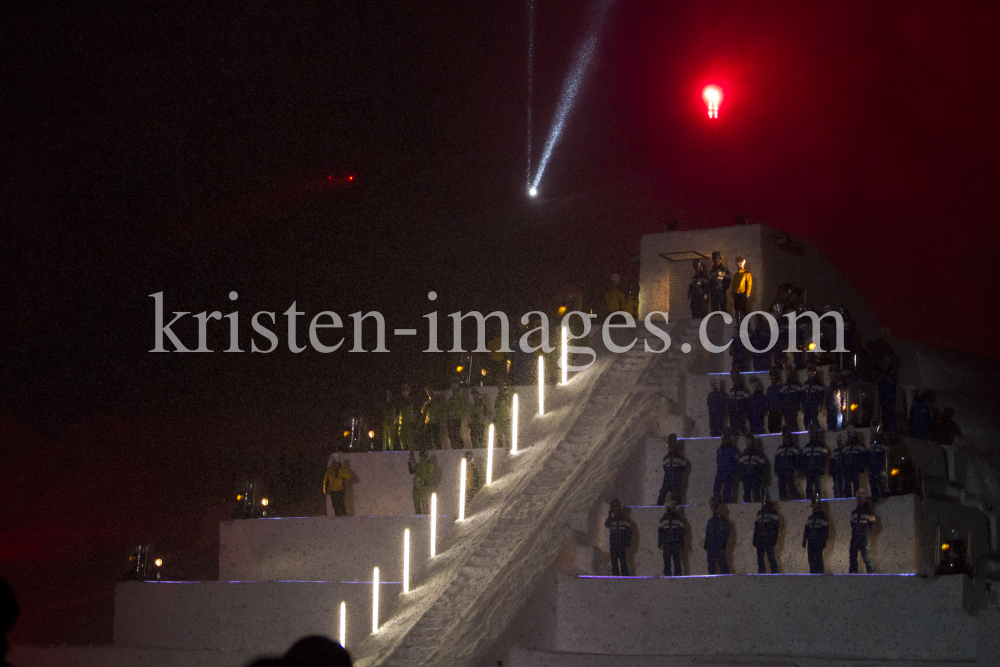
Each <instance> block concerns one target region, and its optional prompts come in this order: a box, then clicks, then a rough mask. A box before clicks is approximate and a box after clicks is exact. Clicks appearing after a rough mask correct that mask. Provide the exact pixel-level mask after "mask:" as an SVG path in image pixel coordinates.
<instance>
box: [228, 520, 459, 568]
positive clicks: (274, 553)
mask: <svg viewBox="0 0 1000 667" xmlns="http://www.w3.org/2000/svg"><path fill="white" fill-rule="evenodd" d="M454 521H455V516H439V517H438V525H437V539H438V543H439V544H440V543H441V540H443V539H444V538H445V536H446V535H447V534H448V532H449V530H450V528H451V526H452V525H453V524H454ZM406 528H409V529H410V568H411V569H410V572H411V574H413V575H415V574H416V572H417V571H418V570H419V569H420V567H421V566H422V565H423V563H424V562H425V561H426V559H427V558H428V556H429V552H430V517H428V516H375V517H336V518H327V517H305V518H299V519H296V518H287V519H245V520H239V521H223V522H221V523H220V524H219V579H220V581H264V580H282V579H284V580H308V581H369V580H370V579H371V576H372V566H373V565H375V564H377V565H378V566H379V569H380V572H381V575H382V578H383V579H385V580H386V581H402V576H403V531H404V530H405V529H406Z"/></svg>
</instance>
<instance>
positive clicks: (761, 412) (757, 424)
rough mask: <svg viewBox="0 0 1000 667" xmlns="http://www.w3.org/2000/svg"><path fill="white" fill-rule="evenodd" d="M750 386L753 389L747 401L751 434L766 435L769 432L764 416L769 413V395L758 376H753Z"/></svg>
mask: <svg viewBox="0 0 1000 667" xmlns="http://www.w3.org/2000/svg"><path fill="white" fill-rule="evenodd" d="M750 387H751V389H752V390H753V392H752V393H751V394H750V400H749V401H748V402H747V406H748V407H747V410H748V416H749V417H750V435H764V434H765V433H767V430H766V429H765V428H764V418H765V416H766V415H767V396H766V395H765V394H764V385H762V384H761V383H760V380H758V379H757V378H752V379H751V380H750Z"/></svg>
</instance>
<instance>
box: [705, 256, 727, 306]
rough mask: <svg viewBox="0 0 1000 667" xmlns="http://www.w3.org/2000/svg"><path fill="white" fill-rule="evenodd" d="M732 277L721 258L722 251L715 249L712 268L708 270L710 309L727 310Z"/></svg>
mask: <svg viewBox="0 0 1000 667" xmlns="http://www.w3.org/2000/svg"><path fill="white" fill-rule="evenodd" d="M732 281H733V277H732V275H731V274H730V273H729V268H728V267H727V266H726V262H725V261H724V260H723V259H722V253H721V252H718V251H715V252H713V253H712V269H711V270H710V271H709V272H708V282H709V284H710V285H711V293H710V295H711V306H710V307H711V310H712V311H713V312H714V311H717V310H721V311H722V312H724V313H728V312H729V303H728V301H727V299H728V294H727V293H728V291H729V285H730V284H731V283H732Z"/></svg>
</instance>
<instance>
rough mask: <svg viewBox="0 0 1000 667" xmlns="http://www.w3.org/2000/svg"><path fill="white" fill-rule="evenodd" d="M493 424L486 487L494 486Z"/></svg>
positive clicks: (487, 448) (491, 425) (487, 456)
mask: <svg viewBox="0 0 1000 667" xmlns="http://www.w3.org/2000/svg"><path fill="white" fill-rule="evenodd" d="M493 433H494V429H493V424H490V439H489V443H488V444H487V445H486V486H490V485H492V484H493Z"/></svg>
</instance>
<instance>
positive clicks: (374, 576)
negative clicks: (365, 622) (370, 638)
mask: <svg viewBox="0 0 1000 667" xmlns="http://www.w3.org/2000/svg"><path fill="white" fill-rule="evenodd" d="M377 632H378V566H377V565H376V566H375V569H374V570H372V634H373V635H374V634H375V633H377Z"/></svg>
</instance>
